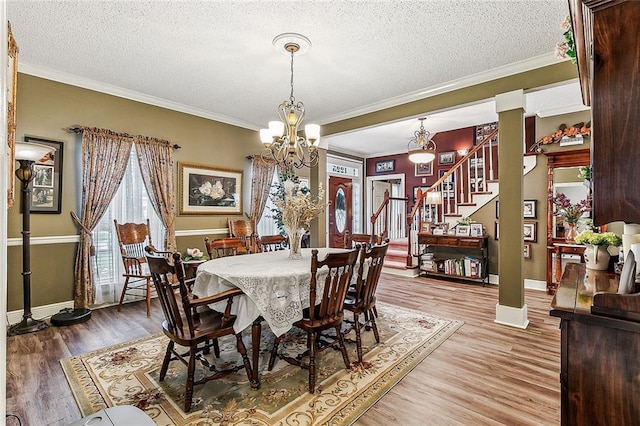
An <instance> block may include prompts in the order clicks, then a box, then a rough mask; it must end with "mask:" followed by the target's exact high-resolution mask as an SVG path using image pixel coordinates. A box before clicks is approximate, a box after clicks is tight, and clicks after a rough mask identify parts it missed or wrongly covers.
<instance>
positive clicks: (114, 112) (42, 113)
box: [7, 74, 261, 311]
mask: <svg viewBox="0 0 640 426" xmlns="http://www.w3.org/2000/svg"><path fill="white" fill-rule="evenodd" d="M17 106H18V110H17V132H16V134H17V138H18V139H19V140H20V139H22V138H24V136H37V137H41V138H44V139H53V140H57V141H62V142H64V159H63V171H62V173H63V182H62V191H63V195H62V213H61V214H32V215H31V236H32V238H36V237H44V236H52V237H60V236H75V235H77V234H78V232H77V228H76V226H75V224H74V223H73V221H72V220H71V216H70V214H69V213H70V212H71V211H75V212H77V213H79V210H80V209H79V206H78V205H79V199H78V197H79V190H78V186H79V180H78V177H79V167H78V166H79V164H80V161H79V159H78V156H79V152H80V147H81V145H80V142H79V137H78V136H77V135H75V134H73V133H70V132H68V131H67V129H68V128H69V127H73V126H77V125H81V126H91V127H101V128H107V129H111V130H113V131H115V132H124V133H129V134H132V135H146V136H153V137H158V138H163V139H167V140H169V141H171V142H173V143H177V144H178V145H180V146H182V149H179V150H176V151H174V161H175V162H176V163H177V162H178V161H186V162H194V163H201V164H208V165H214V166H219V167H224V168H231V169H238V170H243V171H244V172H245V176H246V175H247V170H248V169H247V167H248V166H249V161H248V160H246V158H245V157H246V156H247V155H250V154H256V153H259V152H260V150H261V144H260V141H259V138H258V136H257V132H255V131H251V130H247V129H242V128H239V127H236V126H231V125H228V124H224V123H220V122H216V121H212V120H208V119H204V118H199V117H195V116H192V115H188V114H184V113H180V112H175V111H171V110H168V109H164V108H160V107H155V106H151V105H147V104H143V103H140V102H135V101H131V100H127V99H123V98H119V97H115V96H110V95H106V94H102V93H98V92H94V91H91V90H86V89H82V88H78V87H74V86H70V85H67V84H62V83H56V82H53V81H50V80H45V79H42V78H37V77H33V76H30V75H26V74H19V75H18V99H17ZM174 170H177V168H174ZM176 177H177V176H176ZM243 209H244V210H245V211H248V206H247V205H244V204H243ZM226 220H227V216H217V215H212V216H179V217H178V218H177V219H176V229H177V230H189V229H215V228H226ZM21 229H22V216H21V214H20V203H19V201H18V202H17V203H16V205H15V206H14V207H13V208H11V209H10V210H9V217H8V238H19V237H21V234H20V231H21ZM177 243H178V248H179V249H181V250H182V249H184V248H186V247H187V245H186V244H189V246H197V247H200V248H204V246H203V243H202V237H197V236H196V237H181V238H178V240H177ZM75 250H76V244H75V243H62V244H42V245H38V244H33V245H32V250H31V253H32V261H31V269H32V278H31V281H32V306H41V305H48V304H53V303H58V302H65V301H69V300H72V298H73V297H72V294H73V293H72V289H73V265H74V261H75ZM21 256H22V246H21V245H11V246H9V247H8V268H7V269H8V271H7V287H8V288H7V310H8V311H12V310H17V309H21V308H22V276H21V274H20V273H21V271H22V259H21Z"/></svg>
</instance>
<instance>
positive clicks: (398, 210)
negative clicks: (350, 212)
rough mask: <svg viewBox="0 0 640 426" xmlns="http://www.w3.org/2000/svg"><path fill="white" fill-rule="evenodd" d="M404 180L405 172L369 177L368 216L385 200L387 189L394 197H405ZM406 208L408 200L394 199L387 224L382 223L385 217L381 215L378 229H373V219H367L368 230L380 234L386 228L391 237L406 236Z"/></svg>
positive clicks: (377, 224) (390, 204)
mask: <svg viewBox="0 0 640 426" xmlns="http://www.w3.org/2000/svg"><path fill="white" fill-rule="evenodd" d="M404 180H405V176H404V173H400V174H391V175H384V176H369V177H367V201H366V206H367V208H366V211H367V218H371V216H373V215H374V214H375V213H376V211H377V210H378V208H379V207H380V205H381V204H382V202H383V201H384V193H385V191H389V195H390V196H391V197H394V198H403V197H404V196H405V191H404V185H405V183H404ZM406 210H407V203H406V202H402V201H392V202H391V203H389V210H388V214H387V217H386V224H385V223H382V220H383V217H382V216H381V217H380V219H379V220H378V222H377V223H376V229H373V230H372V229H371V226H372V225H371V221H370V220H369V221H367V226H366V232H367V233H369V234H370V233H372V232H373V233H374V234H376V235H379V234H381V233H382V232H383V231H384V230H385V229H386V230H387V232H388V237H389V238H390V239H396V238H404V237H405V236H406V232H405V229H406V218H407V211H406Z"/></svg>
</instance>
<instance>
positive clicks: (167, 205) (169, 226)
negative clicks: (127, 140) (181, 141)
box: [135, 136, 176, 251]
mask: <svg viewBox="0 0 640 426" xmlns="http://www.w3.org/2000/svg"><path fill="white" fill-rule="evenodd" d="M135 144H136V151H137V153H138V163H139V164H140V172H141V173H142V180H143V181H144V185H145V187H146V188H147V192H148V193H149V199H150V200H151V204H152V205H153V208H154V209H155V211H156V213H158V216H159V217H160V220H162V224H163V225H164V227H165V228H166V230H167V232H166V233H165V240H164V244H165V250H168V251H175V250H176V230H175V224H174V222H175V217H176V216H175V204H176V199H175V191H174V188H173V154H172V153H173V146H172V144H171V142H169V141H166V140H162V139H156V138H151V137H147V136H136V137H135Z"/></svg>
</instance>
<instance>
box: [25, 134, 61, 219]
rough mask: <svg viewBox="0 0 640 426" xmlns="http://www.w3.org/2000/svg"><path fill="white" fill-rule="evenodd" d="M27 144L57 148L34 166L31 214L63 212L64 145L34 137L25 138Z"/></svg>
mask: <svg viewBox="0 0 640 426" xmlns="http://www.w3.org/2000/svg"><path fill="white" fill-rule="evenodd" d="M24 141H25V142H26V143H37V144H40V145H47V146H50V147H52V148H55V151H53V152H51V153H49V154H47V155H45V156H44V157H42V158H41V159H40V160H38V161H36V162H35V163H34V164H33V174H34V177H33V180H32V184H31V210H30V212H31V213H52V214H60V213H61V212H62V160H63V158H64V143H63V142H60V141H54V140H49V139H42V138H38V137H33V136H25V137H24Z"/></svg>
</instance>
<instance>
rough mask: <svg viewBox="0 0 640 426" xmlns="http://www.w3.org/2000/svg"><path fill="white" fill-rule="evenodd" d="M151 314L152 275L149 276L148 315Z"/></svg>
mask: <svg viewBox="0 0 640 426" xmlns="http://www.w3.org/2000/svg"><path fill="white" fill-rule="evenodd" d="M150 316H151V277H147V317H150Z"/></svg>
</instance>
